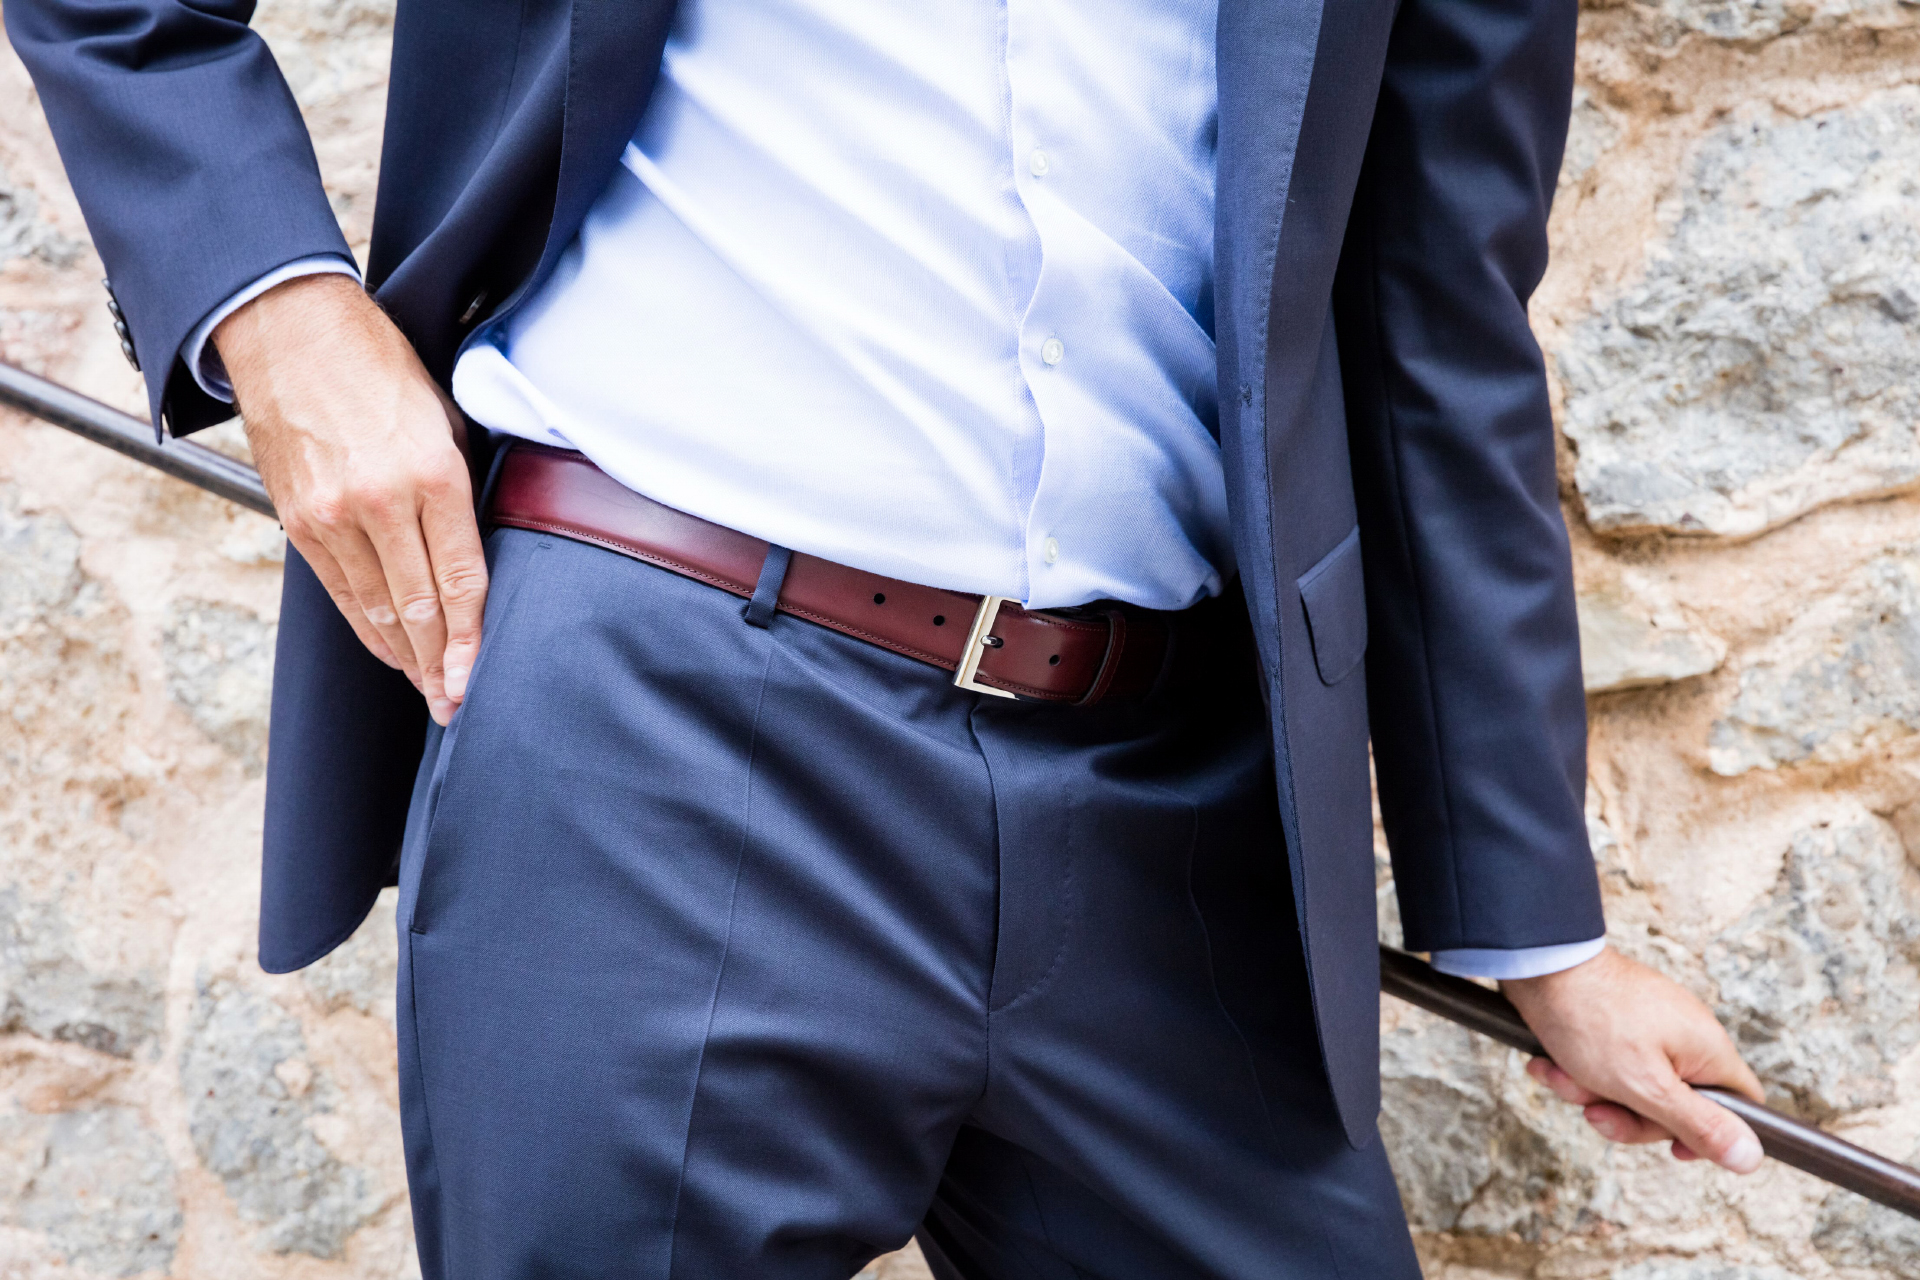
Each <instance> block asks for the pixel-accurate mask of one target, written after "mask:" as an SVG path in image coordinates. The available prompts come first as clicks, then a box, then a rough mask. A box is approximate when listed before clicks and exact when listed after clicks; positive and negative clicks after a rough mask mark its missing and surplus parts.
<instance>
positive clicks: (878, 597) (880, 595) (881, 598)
mask: <svg viewBox="0 0 1920 1280" xmlns="http://www.w3.org/2000/svg"><path fill="white" fill-rule="evenodd" d="M873 602H874V603H875V604H885V603H886V602H887V593H886V592H884V591H876V592H874V593H873Z"/></svg>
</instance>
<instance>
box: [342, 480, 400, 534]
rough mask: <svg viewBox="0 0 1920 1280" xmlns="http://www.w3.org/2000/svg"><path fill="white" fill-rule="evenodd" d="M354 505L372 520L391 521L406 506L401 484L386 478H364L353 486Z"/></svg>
mask: <svg viewBox="0 0 1920 1280" xmlns="http://www.w3.org/2000/svg"><path fill="white" fill-rule="evenodd" d="M352 506H353V508H354V510H356V511H359V512H361V513H362V514H363V515H365V516H366V518H367V519H368V520H370V521H372V522H375V523H379V524H387V523H391V522H392V521H393V520H395V519H396V518H397V517H398V516H399V515H400V512H401V511H402V509H403V508H404V507H405V498H404V496H403V494H402V491H401V486H399V485H397V484H393V483H390V482H388V481H386V480H363V481H361V482H360V483H358V484H356V485H354V486H353V499H352Z"/></svg>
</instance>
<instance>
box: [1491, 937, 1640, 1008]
mask: <svg viewBox="0 0 1920 1280" xmlns="http://www.w3.org/2000/svg"><path fill="white" fill-rule="evenodd" d="M1617 958H1618V954H1617V953H1616V952H1615V951H1614V950H1613V949H1612V948H1611V947H1602V948H1601V949H1600V950H1599V952H1597V953H1596V954H1594V955H1592V956H1589V957H1588V958H1587V959H1585V960H1582V961H1581V962H1580V963H1578V964H1575V965H1570V966H1568V967H1567V968H1565V969H1556V970H1554V971H1553V972H1552V973H1542V974H1539V975H1536V976H1534V977H1531V978H1503V979H1501V982H1500V990H1501V991H1502V992H1503V993H1505V994H1506V996H1507V997H1508V998H1509V999H1511V1000H1512V1001H1513V1002H1514V1003H1515V1004H1516V1005H1520V1006H1522V1007H1524V1006H1526V1005H1528V1004H1535V1003H1539V1002H1542V1001H1551V1000H1553V999H1554V998H1555V997H1557V996H1558V995H1559V994H1560V993H1562V992H1564V991H1567V990H1570V989H1572V988H1575V987H1580V986H1584V985H1586V984H1587V983H1589V982H1592V981H1593V980H1594V979H1595V978H1597V977H1599V976H1600V975H1602V974H1604V973H1605V972H1606V971H1607V969H1609V968H1610V967H1611V966H1612V965H1613V964H1614V963H1615V961H1616V960H1617Z"/></svg>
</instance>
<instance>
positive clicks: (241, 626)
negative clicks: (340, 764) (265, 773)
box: [160, 600, 274, 773]
mask: <svg viewBox="0 0 1920 1280" xmlns="http://www.w3.org/2000/svg"><path fill="white" fill-rule="evenodd" d="M273 639H274V627H273V624H271V623H269V622H267V621H265V620H264V619H262V618H261V617H260V615H259V614H257V613H254V612H253V611H252V610H250V609H243V608H240V607H238V606H235V605H231V604H226V603H223V602H221V601H218V600H176V601H174V602H173V605H172V606H171V607H170V608H169V609H168V610H167V628H166V630H165V631H163V632H161V633H160V653H161V656H162V657H163V658H164V659H165V661H166V664H167V692H168V693H169V694H171V695H173V698H174V700H175V701H177V702H179V704H180V705H181V706H183V707H185V708H186V709H187V714H188V715H190V716H192V717H193V722H194V723H195V724H197V725H199V726H200V728H201V729H202V730H204V731H205V732H206V734H207V736H208V737H210V738H212V739H213V740H214V741H215V742H218V743H219V744H220V745H221V746H223V747H225V748H226V749H227V750H228V751H231V752H233V754H234V755H236V756H238V757H239V758H240V759H241V760H243V761H245V762H246V766H247V768H248V769H249V770H250V771H251V772H254V773H258V772H259V771H260V770H261V769H263V768H265V767H266V763H267V717H266V709H267V694H268V691H269V689H270V688H271V686H272V682H273Z"/></svg>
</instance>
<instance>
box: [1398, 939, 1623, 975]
mask: <svg viewBox="0 0 1920 1280" xmlns="http://www.w3.org/2000/svg"><path fill="white" fill-rule="evenodd" d="M1606 946H1607V940H1606V939H1605V938H1595V939H1593V940H1592V941H1591V942H1561V943H1556V944H1555V945H1553V946H1551V947H1512V948H1506V947H1468V948H1462V949H1460V950H1457V951H1436V952H1434V953H1433V967H1434V968H1436V969H1438V970H1439V971H1440V972H1442V973H1450V974H1452V975H1453V976H1454V977H1456V978H1497V979H1500V980H1502V981H1507V980H1511V979H1514V978H1543V977H1545V976H1546V975H1547V974H1549V973H1559V972H1560V971H1561V970H1562V969H1571V968H1573V966H1575V965H1577V964H1585V963H1586V962H1587V961H1589V960H1591V959H1593V958H1594V957H1595V956H1597V955H1599V954H1600V953H1601V952H1602V951H1604V950H1605V949H1606Z"/></svg>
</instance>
